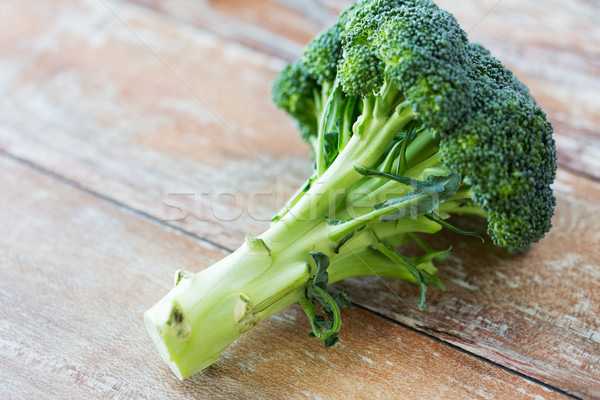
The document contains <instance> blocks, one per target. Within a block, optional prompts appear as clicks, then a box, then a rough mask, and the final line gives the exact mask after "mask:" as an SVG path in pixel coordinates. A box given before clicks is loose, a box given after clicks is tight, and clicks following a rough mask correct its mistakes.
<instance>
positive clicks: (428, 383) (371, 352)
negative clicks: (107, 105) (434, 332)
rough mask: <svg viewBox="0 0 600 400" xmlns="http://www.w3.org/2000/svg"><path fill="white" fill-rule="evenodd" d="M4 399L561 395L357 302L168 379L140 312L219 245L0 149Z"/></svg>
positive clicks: (252, 337) (295, 320) (280, 323)
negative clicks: (333, 324)
mask: <svg viewBox="0 0 600 400" xmlns="http://www.w3.org/2000/svg"><path fill="white" fill-rule="evenodd" d="M0 168H1V169H2V171H3V174H1V175H0V191H1V192H2V193H3V195H2V196H0V220H2V222H3V223H2V224H0V260H1V261H0V277H1V279H0V291H1V292H2V296H1V297H0V319H1V320H2V324H0V365H2V371H3V372H2V376H1V377H0V397H2V398H161V399H176V398H177V399H193V398H208V397H210V398H212V399H242V398H253V399H270V398H280V397H285V398H290V399H301V398H322V399H334V398H357V397H360V398H365V397H366V398H389V397H390V396H393V397H398V396H400V395H403V396H408V397H410V398H431V399H434V398H439V399H462V398H477V399H489V398H509V397H510V398H522V399H528V398H536V399H559V398H565V397H564V396H562V395H560V394H558V393H556V392H554V391H549V390H548V389H546V388H544V387H542V386H540V385H538V384H536V383H533V382H531V381H528V380H526V379H524V378H522V377H519V376H516V375H514V374H511V373H509V372H507V371H505V370H502V369H500V368H498V367H495V366H493V365H490V364H488V363H486V362H483V361H481V360H479V359H476V358H473V357H471V356H469V355H467V354H464V353H461V352H459V351H457V350H454V349H452V348H450V347H448V346H446V345H443V344H441V343H439V342H436V341H434V340H432V339H429V338H426V337H424V336H422V335H419V334H417V333H415V332H413V331H410V330H407V329H405V328H402V327H400V326H397V325H395V324H393V323H391V322H388V321H386V320H383V319H381V318H378V317H376V316H374V315H373V314H370V313H368V312H366V311H363V310H360V309H354V310H348V311H347V312H344V316H343V318H344V324H345V325H346V326H345V328H346V329H345V331H344V334H343V335H342V342H341V344H340V345H339V346H337V347H336V348H333V349H329V350H326V349H324V348H323V347H322V345H321V343H318V341H316V340H314V339H313V340H311V339H309V338H308V337H307V336H306V332H307V331H308V329H309V324H308V321H306V320H305V317H304V316H303V315H302V314H303V312H302V310H301V309H300V308H299V307H292V308H289V309H287V310H285V311H283V312H281V313H279V314H277V315H276V316H274V317H273V318H271V319H269V320H268V321H267V322H265V323H264V324H261V325H260V326H259V327H258V328H256V329H255V330H253V331H251V332H250V333H248V334H247V335H245V336H244V337H243V338H242V339H240V340H239V341H237V342H236V343H235V344H234V345H233V346H232V347H230V348H229V349H228V350H226V351H225V353H224V354H223V356H222V358H221V359H220V361H219V362H217V364H216V365H215V366H214V367H211V368H209V369H208V370H206V371H205V372H203V373H200V374H197V375H196V376H194V377H193V378H191V379H188V380H186V381H185V382H183V383H182V382H179V381H178V380H177V378H176V377H175V376H174V375H173V374H172V373H171V371H169V370H168V368H167V366H166V365H165V364H164V363H163V361H162V360H161V359H160V357H159V355H158V353H157V352H156V351H155V349H154V346H153V344H152V343H151V341H150V339H149V338H148V337H147V335H146V332H145V329H144V325H143V321H142V313H143V311H144V310H145V309H146V308H147V307H149V306H150V305H151V304H153V303H154V302H155V301H156V300H157V296H160V295H162V293H164V292H165V291H166V290H168V285H169V283H170V282H169V281H170V277H171V274H172V272H173V269H174V268H175V267H176V266H178V267H179V266H183V265H188V266H190V267H191V268H190V269H191V270H195V271H198V270H199V269H201V268H202V267H204V266H205V265H208V264H210V263H212V262H213V261H214V260H215V259H216V258H219V257H221V256H222V255H223V252H222V250H220V249H217V248H215V247H212V246H210V245H207V244H205V243H202V242H199V241H197V240H194V239H192V238H190V237H188V236H184V235H182V234H181V233H179V232H176V231H173V230H172V229H168V228H165V227H164V226H163V225H160V224H157V223H155V222H153V221H150V220H148V219H145V218H142V217H140V216H138V215H135V214H132V213H131V212H130V211H128V210H126V209H123V208H119V207H117V206H115V205H114V204H110V203H108V202H106V201H103V200H101V199H99V198H97V197H94V196H92V195H90V194H88V193H85V192H82V191H80V190H78V189H76V188H74V187H72V186H69V185H67V184H65V183H63V182H60V181H57V180H56V179H54V178H52V177H49V176H47V175H44V174H41V173H39V172H37V171H34V170H32V169H30V168H28V167H24V166H23V165H21V164H18V163H16V162H15V161H13V160H9V159H7V158H6V157H0Z"/></svg>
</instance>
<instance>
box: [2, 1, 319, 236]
mask: <svg viewBox="0 0 600 400" xmlns="http://www.w3.org/2000/svg"><path fill="white" fill-rule="evenodd" d="M28 4H29V3H27V2H18V1H17V2H2V4H0V7H1V8H0V13H1V14H3V15H13V16H14V18H11V20H10V21H8V22H7V23H6V24H2V26H1V27H0V41H2V42H0V58H1V59H2V70H3V71H4V72H3V74H2V76H3V78H4V79H3V80H2V82H1V84H0V85H1V86H0V92H1V93H3V94H4V95H3V96H1V98H0V132H1V133H0V148H2V149H5V150H6V151H8V152H10V153H12V154H15V155H18V156H20V157H23V158H26V159H28V160H30V161H32V162H35V163H38V164H40V165H42V166H44V167H46V168H49V169H51V170H53V171H55V172H57V173H58V174H61V175H64V176H65V177H68V178H69V179H72V180H74V181H76V182H80V183H85V185H87V186H89V187H92V188H94V189H95V190H97V191H100V192H102V193H107V194H109V193H110V195H111V196H114V197H115V198H116V199H118V200H122V201H124V202H126V203H128V204H130V205H131V206H133V207H135V208H137V209H140V210H143V211H145V212H148V213H150V214H153V215H156V216H158V217H159V218H162V219H168V220H172V219H181V220H180V221H176V223H177V224H179V226H182V227H186V229H189V230H191V231H193V232H194V233H197V234H199V235H202V236H204V237H207V238H210V239H211V240H213V241H215V242H218V243H220V244H222V245H225V246H229V247H237V246H238V244H239V243H241V240H242V238H243V237H244V236H245V235H247V234H248V233H253V234H258V233H260V232H262V231H263V230H264V229H265V228H266V227H267V226H268V224H269V222H270V218H271V217H272V215H273V213H274V210H277V209H279V208H280V207H281V205H282V204H284V202H285V200H286V199H287V196H289V194H290V193H293V192H294V191H295V190H296V188H297V187H298V186H299V185H300V184H301V183H302V182H303V181H304V180H305V179H306V177H307V176H308V175H309V174H310V169H311V161H310V159H309V150H308V148H307V147H306V146H305V145H304V144H303V143H301V141H300V139H299V138H298V135H297V134H296V133H294V126H295V124H294V123H293V122H292V121H290V120H289V119H288V118H287V116H285V115H284V113H283V112H281V111H279V110H277V109H276V108H275V106H274V105H273V104H271V101H270V96H271V95H270V85H271V80H272V78H273V76H274V74H275V70H278V69H280V68H281V67H282V66H283V64H282V62H281V61H278V60H276V59H273V58H271V57H266V56H264V55H261V54H259V53H256V52H253V51H249V50H247V49H245V48H243V47H241V46H238V45H235V44H232V43H229V42H224V41H223V40H221V39H218V38H217V37H215V36H214V35H211V34H208V33H205V32H201V31H197V30H193V29H188V28H185V27H181V26H178V25H175V24H173V23H172V21H167V20H164V19H163V18H157V15H156V14H153V13H150V12H148V11H145V10H144V9H142V8H139V7H136V6H126V7H123V8H114V11H115V12H117V13H118V15H119V16H120V18H122V20H123V21H124V22H125V23H126V24H127V26H125V25H123V24H122V23H121V22H120V21H119V20H117V19H115V17H114V16H113V14H112V13H111V11H110V10H109V9H107V8H106V7H104V6H103V4H102V3H101V2H88V3H84V2H80V1H76V0H72V1H70V0H61V1H57V2H52V3H47V4H45V5H42V6H39V7H38V6H36V7H35V9H30V7H29V6H28ZM23 21H26V22H23ZM74 21H77V23H75V22H74ZM128 27H131V28H132V29H133V30H134V31H135V32H137V33H138V34H139V35H140V37H141V38H142V40H144V43H146V44H148V46H150V47H151V48H152V49H156V51H159V53H160V57H161V59H162V60H164V62H165V63H166V65H167V66H165V65H164V64H163V63H161V61H160V60H159V59H157V58H156V57H155V56H154V55H153V54H152V52H150V51H149V50H148V48H146V47H145V45H144V44H143V43H142V42H140V41H139V40H137V39H136V37H135V36H133V35H132V33H131V32H130V31H129V29H128ZM157 54H158V53H157ZM182 54H186V55H188V56H186V57H182ZM98 60H103V62H102V64H99V63H98ZM132 60H135V62H132ZM205 60H210V62H206V61H205ZM240 65H244V68H243V71H240V70H239V66H240ZM169 68H171V69H172V71H173V73H172V72H171V71H170V70H169ZM178 77H181V79H182V81H183V82H185V83H184V84H182V83H181V81H180V80H179V79H178ZM188 88H189V89H188ZM206 104H208V105H209V106H208V107H207V106H206ZM32 116H35V117H33V118H32ZM223 121H225V124H224V123H223ZM223 176H227V179H223ZM229 194H233V195H234V196H235V197H233V198H232V197H231V196H230V195H229ZM168 196H170V197H169V198H167V197H168ZM165 203H169V204H172V203H173V204H176V205H177V206H179V207H181V208H185V209H186V213H181V212H179V211H178V210H177V208H175V207H170V206H167V205H166V204H165ZM186 215H187V217H188V218H183V217H185V216H186ZM233 221H236V223H235V224H232V222H233Z"/></svg>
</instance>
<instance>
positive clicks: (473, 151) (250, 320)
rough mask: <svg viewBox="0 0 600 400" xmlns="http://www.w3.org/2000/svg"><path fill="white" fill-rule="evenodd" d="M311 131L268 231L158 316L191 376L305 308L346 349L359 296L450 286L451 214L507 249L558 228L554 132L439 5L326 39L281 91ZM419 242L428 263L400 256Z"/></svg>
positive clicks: (398, 7) (420, 6)
mask: <svg viewBox="0 0 600 400" xmlns="http://www.w3.org/2000/svg"><path fill="white" fill-rule="evenodd" d="M274 100H275V102H276V104H277V105H279V106H280V107H281V108H283V109H284V110H286V111H287V112H288V113H289V114H291V115H292V116H293V117H295V118H296V120H297V121H298V122H299V125H300V129H301V131H302V135H303V138H304V139H306V141H307V142H308V143H309V145H310V146H311V147H312V149H313V152H314V156H315V172H314V174H313V175H312V176H311V177H310V178H309V179H308V181H307V183H306V184H305V185H304V186H303V187H301V188H300V189H299V190H298V192H297V193H296V194H295V195H294V196H293V197H292V199H290V201H288V203H287V205H286V206H285V207H284V208H283V209H282V210H281V211H280V212H279V213H278V214H277V215H276V216H275V217H274V218H273V224H272V226H271V227H270V228H269V229H268V230H267V231H266V232H264V233H263V234H262V235H260V236H257V237H255V236H248V237H247V238H246V240H245V242H244V244H243V245H242V246H241V247H240V248H239V249H238V250H236V251H235V252H234V253H232V254H231V255H229V256H227V257H225V258H224V259H223V260H221V261H219V262H217V263H216V264H215V265H213V266H211V267H210V268H208V269H206V270H203V271H202V272H200V273H199V274H196V275H191V274H189V273H187V272H182V271H180V272H178V273H177V275H176V282H175V287H174V288H173V289H172V290H171V292H170V293H169V294H167V296H165V297H164V298H163V299H162V300H161V301H160V302H159V303H158V304H156V305H155V306H154V307H152V308H151V309H150V310H148V311H147V312H146V314H145V322H146V326H147V328H148V331H149V332H150V334H151V336H152V338H153V340H154V342H155V344H156V345H157V347H158V349H159V351H160V353H161V355H162V356H163V358H164V359H165V361H166V362H167V363H168V364H169V365H170V366H171V368H172V369H173V371H174V372H175V374H176V375H177V376H178V377H179V378H182V379H183V378H185V377H187V376H189V375H191V374H193V373H195V372H196V371H199V370H201V369H203V368H206V367H207V366H209V365H210V364H212V363H213V362H215V361H216V359H217V358H218V356H219V354H220V353H221V352H222V351H223V350H224V349H225V348H226V347H227V346H228V345H229V344H230V343H231V342H233V341H234V340H235V339H237V338H238V337H239V336H240V335H241V334H242V333H244V332H246V331H248V330H249V329H251V328H252V327H253V326H255V325H256V324H257V323H259V322H260V321H262V320H263V319H265V318H267V317H269V316H270V315H273V314H274V313H276V312H278V311H280V310H281V309H283V308H285V307H287V306H288V305H290V304H292V303H294V302H298V303H299V304H300V306H301V307H302V308H303V310H304V311H305V312H306V314H307V316H308V317H309V320H310V323H311V327H312V332H311V336H315V337H317V338H319V339H321V340H323V341H324V343H325V346H327V347H329V346H332V345H334V344H335V343H336V342H337V341H338V337H337V335H338V332H339V329H340V326H341V317H340V315H341V314H340V308H343V307H347V306H349V304H350V303H349V301H348V299H347V297H346V295H345V293H335V294H332V293H330V292H329V291H328V288H327V286H328V285H329V284H331V283H333V282H337V281H339V280H342V279H346V278H350V277H354V276H362V275H376V276H385V277H390V278H396V279H401V280H405V281H409V282H413V283H416V284H418V286H419V289H420V292H421V297H420V299H419V304H418V307H419V308H420V309H423V307H424V301H425V294H426V291H427V284H432V285H435V286H438V287H440V288H442V289H443V288H444V286H443V284H442V283H441V282H440V280H439V279H438V278H436V277H435V276H434V274H435V272H436V268H435V266H434V264H433V261H435V260H436V259H441V258H443V257H444V256H446V255H447V254H448V250H442V251H434V250H433V249H432V248H431V247H430V246H429V245H428V244H427V243H425V241H424V240H423V238H422V235H421V236H417V235H416V234H417V233H418V234H433V233H435V232H437V231H439V230H440V229H442V228H448V229H452V230H454V231H457V232H460V233H463V234H468V235H476V234H474V233H472V232H466V231H463V230H461V229H459V228H456V227H454V226H452V225H451V224H450V223H448V222H447V221H446V219H447V218H448V217H449V216H450V215H451V214H468V215H474V216H477V217H481V218H487V220H488V233H489V234H490V236H491V238H492V240H493V241H494V243H495V244H497V245H498V246H501V247H506V248H509V249H510V250H523V249H526V248H527V247H528V246H529V245H530V244H531V243H533V242H536V241H538V240H539V239H540V238H541V237H543V236H544V234H545V233H546V232H547V231H548V230H549V229H550V226H551V225H550V218H551V216H552V213H553V209H554V197H553V195H552V190H551V189H550V184H551V183H552V181H553V179H554V174H555V169H556V162H555V159H556V154H555V149H554V142H553V141H552V137H551V133H552V128H551V126H550V124H549V123H548V122H547V121H546V119H545V115H544V114H543V112H542V111H541V110H540V109H539V107H537V106H536V105H535V101H534V100H533V98H532V97H531V96H530V94H529V92H528V91H527V89H526V88H525V87H524V86H523V85H522V84H521V83H520V82H519V81H518V80H517V79H516V78H515V77H514V75H512V73H511V72H510V71H508V70H507V69H506V68H505V67H504V66H502V64H501V63H500V62H499V61H497V60H496V59H494V58H493V57H491V56H490V55H489V52H487V51H486V50H485V49H483V48H482V47H481V46H479V45H474V44H470V43H468V41H467V39H466V34H465V33H464V32H463V31H462V30H461V29H460V27H459V26H458V24H457V23H456V21H455V19H454V18H453V17H452V16H451V15H450V14H449V13H447V12H445V11H443V10H440V9H438V8H437V7H436V6H435V5H434V4H433V3H432V2H430V1H426V0H413V1H410V0H404V1H402V0H397V1H388V0H386V1H383V0H363V1H359V2H357V3H355V4H354V5H353V6H351V7H350V8H349V9H348V10H347V11H345V12H344V13H343V14H342V15H341V16H340V18H339V19H338V21H337V23H336V24H335V25H334V26H333V27H332V28H330V29H328V30H326V31H325V32H323V33H322V34H320V35H319V36H318V37H316V38H315V39H313V41H312V42H311V43H309V45H308V46H307V48H306V50H305V52H304V53H303V55H302V56H301V57H300V59H299V60H298V61H297V62H295V63H293V64H291V65H289V66H288V67H287V68H286V69H284V71H282V72H281V74H280V75H279V76H278V78H277V79H276V81H275V83H274ZM411 241H413V242H415V243H416V244H417V245H418V246H419V247H420V248H421V249H422V254H420V255H418V256H412V257H409V256H407V255H405V254H403V253H402V252H401V251H400V250H399V248H400V247H399V246H402V245H404V244H406V243H408V242H411Z"/></svg>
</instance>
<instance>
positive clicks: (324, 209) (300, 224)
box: [144, 99, 440, 379]
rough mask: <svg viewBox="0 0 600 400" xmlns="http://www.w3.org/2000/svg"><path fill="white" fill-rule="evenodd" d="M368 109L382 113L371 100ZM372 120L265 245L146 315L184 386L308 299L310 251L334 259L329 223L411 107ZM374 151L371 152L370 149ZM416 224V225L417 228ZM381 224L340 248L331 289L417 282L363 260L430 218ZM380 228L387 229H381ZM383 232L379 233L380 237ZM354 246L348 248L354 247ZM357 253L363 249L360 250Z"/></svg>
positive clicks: (202, 276)
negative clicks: (343, 282)
mask: <svg viewBox="0 0 600 400" xmlns="http://www.w3.org/2000/svg"><path fill="white" fill-rule="evenodd" d="M365 103H366V104H365V106H366V107H371V108H372V107H374V106H376V101H375V100H373V99H368V100H365ZM367 115H370V117H369V118H365V119H364V120H359V121H357V123H356V124H355V126H354V128H353V129H354V135H353V136H352V137H351V138H350V140H349V141H348V143H347V144H346V146H345V148H344V150H343V151H342V152H341V153H340V154H339V156H338V157H337V158H336V159H335V161H334V162H333V164H332V165H330V166H329V168H327V170H326V171H325V172H324V173H323V175H321V176H320V177H319V178H318V179H316V180H315V182H313V184H312V185H311V187H310V189H309V190H308V191H307V192H306V193H305V194H304V196H302V197H300V198H299V199H298V200H297V201H296V202H295V204H294V205H293V206H292V207H291V209H290V211H289V212H288V213H286V214H285V215H284V216H283V217H282V218H281V219H280V220H279V221H278V222H276V223H275V224H273V225H272V226H271V227H270V228H269V229H268V230H267V231H266V232H264V233H263V234H262V235H261V236H260V237H259V238H255V237H249V238H247V240H246V242H245V243H244V244H243V245H242V246H241V247H240V248H239V249H238V250H236V251H235V252H234V253H232V254H230V255H229V256H227V257H225V258H224V259H223V260H221V261H219V262H218V263H216V264H215V265H213V266H212V267H210V268H208V269H206V270H204V271H202V272H200V273H198V274H197V275H194V276H193V277H192V278H191V279H183V280H181V281H180V282H179V283H178V284H177V285H176V286H175V287H174V288H173V289H172V290H171V292H170V293H168V294H167V296H165V297H164V298H163V299H162V300H161V301H160V302H159V303H157V304H156V305H155V306H154V307H152V308H151V309H150V310H148V311H147V312H146V313H145V316H144V319H145V322H146V327H147V329H148V331H149V332H150V334H151V336H152V338H153V340H154V342H155V344H156V345H157V347H158V348H159V351H160V353H161V355H162V356H163V358H164V359H165V361H166V362H167V363H168V364H169V365H170V366H171V368H172V369H173V371H174V372H175V374H176V375H177V376H178V377H179V378H181V379H183V378H185V377H187V376H189V375H191V374H193V373H194V372H197V371H199V370H201V369H203V368H206V367H207V366H209V365H210V364H212V363H213V362H214V361H215V360H216V359H217V357H218V356H219V354H220V353H221V352H222V351H223V350H224V349H225V348H226V347H227V346H228V345H229V344H231V342H233V341H234V340H235V339H237V338H238V337H239V336H240V335H241V334H242V333H244V332H245V331H247V330H249V329H250V328H252V327H253V326H254V325H256V324H257V323H259V322H260V321H262V320H263V319H265V318H267V317H268V316H270V315H272V314H274V313H276V312H278V311H279V310H281V309H283V308H285V307H286V306H288V305H290V304H292V303H293V302H296V301H299V300H301V299H303V298H305V294H306V287H307V285H308V283H309V282H310V280H311V278H312V277H313V276H314V274H315V272H316V271H315V270H316V266H315V265H314V262H313V260H312V259H311V255H310V252H311V251H319V252H323V253H324V254H326V255H327V256H329V257H331V258H332V259H333V260H335V257H334V256H336V254H335V251H334V250H335V248H336V245H337V244H338V243H336V241H333V240H331V238H330V233H331V231H330V226H329V225H328V224H327V222H326V218H327V217H329V216H334V214H335V210H336V209H338V208H339V206H340V203H341V202H342V201H343V199H344V195H345V194H346V193H345V190H347V188H349V187H352V186H353V185H354V184H355V183H357V182H358V181H359V180H361V179H362V176H361V175H360V174H359V173H358V172H357V171H356V170H355V169H354V166H355V165H362V166H369V167H373V166H374V165H375V164H376V163H377V161H378V158H379V155H380V154H382V153H383V152H384V150H385V149H386V147H387V146H388V145H389V143H390V142H391V140H392V139H393V137H394V136H395V135H396V134H397V133H398V131H399V130H400V129H401V128H402V127H403V126H404V125H405V124H406V123H407V122H409V121H410V120H411V119H412V118H413V117H414V115H413V112H412V111H411V109H410V108H409V107H398V109H397V111H394V112H393V113H392V114H391V115H379V116H378V117H374V116H372V114H367ZM367 149H368V150H367ZM417 220H418V222H416V221H417ZM417 220H410V219H409V220H407V224H406V226H405V227H404V228H403V225H404V224H402V223H398V224H385V225H384V224H375V225H374V226H373V227H369V229H365V230H364V231H361V232H359V233H358V234H357V235H356V237H355V238H354V239H353V240H352V241H351V242H349V243H348V244H346V245H345V246H344V247H345V248H346V249H344V247H342V250H343V252H341V253H340V255H338V256H339V258H340V260H342V262H340V263H337V262H333V263H332V265H330V267H329V270H328V271H329V273H330V274H331V275H330V279H329V281H330V282H334V281H337V280H339V279H345V278H348V277H351V276H358V275H380V276H393V277H397V278H400V279H409V280H410V279H411V277H410V276H409V275H407V274H406V273H405V272H404V271H402V269H401V268H399V267H398V265H397V264H394V263H390V262H389V261H386V262H381V263H380V262H374V261H375V259H374V258H376V259H377V260H378V261H384V260H383V257H381V256H377V255H373V254H370V253H368V252H367V253H365V251H366V250H365V249H366V248H367V247H368V246H369V245H370V244H373V243H374V242H373V241H374V240H382V239H386V238H388V237H390V238H391V237H394V236H397V235H398V234H399V233H400V232H407V231H410V232H434V231H436V230H438V229H439V228H440V227H439V225H437V224H435V223H432V222H431V221H428V220H425V219H417ZM380 225H381V226H380ZM376 231H378V233H375V232H376ZM352 243H355V245H353V246H350V244H352ZM357 246H358V247H357Z"/></svg>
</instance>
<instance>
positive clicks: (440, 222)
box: [425, 213, 485, 243]
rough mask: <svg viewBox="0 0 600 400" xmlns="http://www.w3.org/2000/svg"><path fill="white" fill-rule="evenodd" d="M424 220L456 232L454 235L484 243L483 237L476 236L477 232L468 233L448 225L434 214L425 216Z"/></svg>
mask: <svg viewBox="0 0 600 400" xmlns="http://www.w3.org/2000/svg"><path fill="white" fill-rule="evenodd" d="M425 218H427V219H428V220H430V221H433V222H437V223H438V224H440V225H441V226H443V227H444V228H446V229H450V230H451V231H453V232H456V233H460V234H461V235H466V236H473V237H477V238H479V239H481V241H482V242H484V243H485V240H484V239H483V237H481V235H480V234H478V233H477V232H469V231H465V230H463V229H460V228H458V227H456V226H454V225H452V224H450V223H449V222H446V221H444V220H443V219H441V218H440V217H439V215H436V214H435V213H431V214H425Z"/></svg>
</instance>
